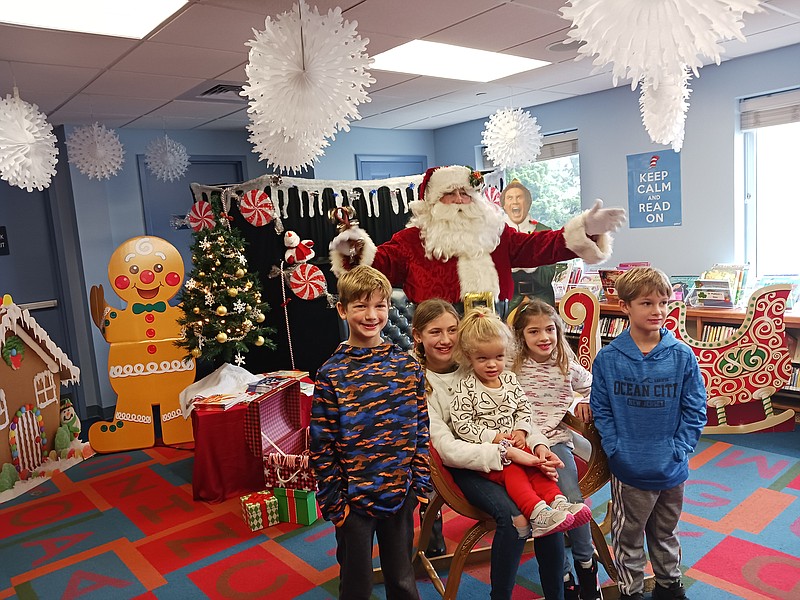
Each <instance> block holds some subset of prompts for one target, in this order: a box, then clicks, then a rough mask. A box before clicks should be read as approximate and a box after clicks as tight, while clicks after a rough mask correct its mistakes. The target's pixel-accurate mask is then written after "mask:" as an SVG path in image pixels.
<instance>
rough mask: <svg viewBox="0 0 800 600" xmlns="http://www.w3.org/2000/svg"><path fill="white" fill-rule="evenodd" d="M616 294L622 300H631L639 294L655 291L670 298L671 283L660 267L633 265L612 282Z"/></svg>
mask: <svg viewBox="0 0 800 600" xmlns="http://www.w3.org/2000/svg"><path fill="white" fill-rule="evenodd" d="M614 287H616V288H617V296H619V299H620V300H622V301H623V302H632V301H633V300H636V298H639V297H641V296H646V295H647V294H652V293H654V292H655V293H656V294H659V295H661V296H666V297H667V298H670V297H671V296H672V284H671V283H670V282H669V277H667V275H666V273H664V271H662V270H661V269H656V268H655V267H634V268H632V269H628V270H627V271H625V272H624V273H622V275H620V276H619V277H617V281H616V282H615V284H614Z"/></svg>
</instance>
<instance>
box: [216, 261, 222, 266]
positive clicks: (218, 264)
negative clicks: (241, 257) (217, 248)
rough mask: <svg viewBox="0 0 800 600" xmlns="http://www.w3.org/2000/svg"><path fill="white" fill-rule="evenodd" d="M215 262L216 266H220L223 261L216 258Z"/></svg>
mask: <svg viewBox="0 0 800 600" xmlns="http://www.w3.org/2000/svg"><path fill="white" fill-rule="evenodd" d="M214 264H215V265H216V266H220V265H221V264H222V263H221V262H219V260H215V261H214Z"/></svg>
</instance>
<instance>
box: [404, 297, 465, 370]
mask: <svg viewBox="0 0 800 600" xmlns="http://www.w3.org/2000/svg"><path fill="white" fill-rule="evenodd" d="M444 314H450V315H453V317H455V319H456V323H458V321H459V319H460V318H461V317H459V316H458V312H457V311H456V309H455V308H454V307H453V305H452V304H450V303H449V302H447V301H446V300H442V299H441V298H430V299H428V300H423V301H422V302H420V303H419V304H417V306H416V307H415V308H414V316H413V317H412V318H411V333H412V335H413V334H414V333H415V332H416V333H419V334H420V335H421V334H422V331H423V330H424V329H425V328H426V327H427V326H428V324H429V323H431V322H433V321H435V320H436V319H438V318H439V317H441V316H442V315H444ZM413 352H414V356H415V357H416V358H417V360H418V361H419V362H420V364H421V365H422V367H423V368H427V366H426V358H425V346H423V344H422V342H417V341H416V340H414V348H413Z"/></svg>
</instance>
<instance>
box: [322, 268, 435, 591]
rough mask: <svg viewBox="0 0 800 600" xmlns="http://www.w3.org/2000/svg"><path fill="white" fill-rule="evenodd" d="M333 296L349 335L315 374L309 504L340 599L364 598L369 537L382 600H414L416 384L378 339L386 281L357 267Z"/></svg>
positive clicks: (424, 456)
mask: <svg viewBox="0 0 800 600" xmlns="http://www.w3.org/2000/svg"><path fill="white" fill-rule="evenodd" d="M338 290H339V302H338V303H337V305H336V309H337V310H338V312H339V316H340V317H341V318H343V319H346V320H347V325H348V326H349V329H350V337H349V338H348V339H347V341H346V342H343V343H341V344H339V347H338V348H336V350H335V352H334V353H333V356H331V357H330V358H329V359H328V360H327V362H325V364H324V365H322V366H321V367H320V368H319V370H318V371H317V378H316V387H315V390H314V403H313V405H312V409H311V428H310V431H311V463H312V464H313V466H314V469H315V471H316V477H317V483H318V485H319V492H318V493H317V500H318V501H319V505H320V509H321V510H322V516H323V517H324V518H325V519H327V520H329V521H332V522H333V524H334V525H335V526H336V530H335V531H336V546H337V547H336V560H337V561H338V562H339V598H340V599H344V600H349V599H354V598H359V599H368V598H370V595H371V592H372V580H373V576H372V544H373V538H374V537H375V535H376V534H377V537H378V551H379V553H380V557H381V568H382V570H383V575H384V583H385V586H386V597H387V598H388V599H390V600H392V599H398V600H417V599H418V598H419V592H418V591H417V585H416V581H415V580H414V569H413V567H412V565H411V548H412V545H413V543H414V508H415V507H416V505H417V501H418V500H420V501H427V500H426V496H427V494H428V493H429V492H430V491H431V487H430V479H429V473H430V471H429V467H428V409H427V403H426V399H425V377H424V375H423V371H422V367H421V366H420V364H419V363H418V362H417V361H416V360H415V359H414V358H412V357H411V355H410V354H408V353H407V352H404V351H403V350H401V349H400V348H398V347H397V346H395V345H394V344H391V343H387V342H384V341H383V339H382V338H381V330H382V329H383V327H384V326H385V325H386V322H387V320H388V318H389V317H388V310H389V306H388V304H389V297H390V295H391V293H392V289H391V286H390V285H389V281H388V280H387V279H386V277H384V276H383V274H381V272H380V271H377V270H375V269H373V268H372V267H368V266H364V265H361V266H357V267H355V268H353V269H352V270H350V271H348V272H347V273H346V274H344V275H342V277H340V278H339V282H338Z"/></svg>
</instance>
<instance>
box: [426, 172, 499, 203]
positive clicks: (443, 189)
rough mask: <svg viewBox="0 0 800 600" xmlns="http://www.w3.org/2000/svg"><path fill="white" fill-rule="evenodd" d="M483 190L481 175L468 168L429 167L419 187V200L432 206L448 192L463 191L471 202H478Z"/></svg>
mask: <svg viewBox="0 0 800 600" xmlns="http://www.w3.org/2000/svg"><path fill="white" fill-rule="evenodd" d="M482 188H483V175H481V173H480V171H475V170H473V169H472V168H470V167H462V166H460V165H452V166H449V167H431V168H430V169H428V170H427V171H425V177H423V179H422V183H421V184H420V185H419V198H420V200H423V201H424V202H429V203H431V204H433V203H434V202H438V201H439V199H440V198H441V197H442V196H444V195H445V194H446V193H448V192H452V191H453V190H458V189H464V190H466V192H467V193H468V194H469V195H470V196H472V199H473V200H480V199H481V198H482V196H481V189H482Z"/></svg>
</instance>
